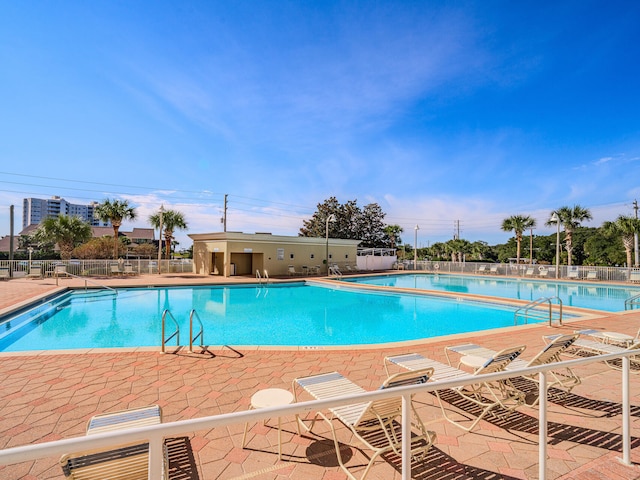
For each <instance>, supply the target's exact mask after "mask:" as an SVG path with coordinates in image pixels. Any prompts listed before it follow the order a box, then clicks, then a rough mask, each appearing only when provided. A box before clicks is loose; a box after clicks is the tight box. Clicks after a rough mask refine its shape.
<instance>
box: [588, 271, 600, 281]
mask: <svg viewBox="0 0 640 480" xmlns="http://www.w3.org/2000/svg"><path fill="white" fill-rule="evenodd" d="M585 279H586V280H598V271H597V270H589V271H588V272H587V276H586V277H585Z"/></svg>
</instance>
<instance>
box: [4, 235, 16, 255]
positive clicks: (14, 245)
mask: <svg viewBox="0 0 640 480" xmlns="http://www.w3.org/2000/svg"><path fill="white" fill-rule="evenodd" d="M10 238H11V237H10V236H9V235H7V236H5V237H2V238H0V252H8V251H9V247H10V245H9V240H10ZM13 248H14V250H16V249H17V248H18V239H17V237H14V240H13Z"/></svg>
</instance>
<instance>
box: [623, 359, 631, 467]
mask: <svg viewBox="0 0 640 480" xmlns="http://www.w3.org/2000/svg"><path fill="white" fill-rule="evenodd" d="M630 370H631V360H630V359H629V357H622V463H624V464H625V465H631V392H630V391H629V372H630Z"/></svg>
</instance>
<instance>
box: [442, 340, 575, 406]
mask: <svg viewBox="0 0 640 480" xmlns="http://www.w3.org/2000/svg"><path fill="white" fill-rule="evenodd" d="M579 336H580V334H579V333H573V334H569V335H558V336H556V337H555V338H554V339H553V340H552V341H551V342H549V343H548V344H547V345H546V346H545V347H544V348H543V349H542V350H541V351H540V352H539V353H538V354H537V355H536V356H535V357H533V358H532V359H531V360H529V361H527V360H524V359H522V358H517V359H515V360H514V361H513V362H511V363H510V364H509V365H508V366H507V367H506V369H507V370H517V369H521V368H528V367H535V366H538V365H546V364H550V363H555V362H560V361H562V358H560V355H561V354H562V353H564V352H566V351H567V350H568V349H569V348H571V347H572V345H573V344H574V343H575V342H576V341H577V340H578V337H579ZM449 351H452V352H456V353H458V354H460V355H462V356H476V357H481V358H487V359H488V358H491V357H492V356H493V355H495V354H496V352H495V351H494V350H491V349H488V348H484V347H481V346H479V345H476V344H473V343H467V344H463V345H455V346H450V347H446V348H445V355H446V356H447V359H448V360H449V354H448V352H449ZM449 362H450V360H449ZM549 375H550V377H551V378H550V379H549V380H547V388H551V387H558V388H562V389H563V390H565V391H566V392H567V393H568V392H571V390H572V389H573V388H574V387H576V386H578V385H580V383H582V382H581V380H580V377H579V376H578V375H576V374H575V373H574V372H573V370H571V369H570V368H563V369H561V370H552V371H550V372H549ZM527 378H528V379H529V380H532V381H534V382H537V381H538V375H537V374H535V375H530V376H527ZM535 403H537V400H536V401H535Z"/></svg>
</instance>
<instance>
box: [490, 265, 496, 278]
mask: <svg viewBox="0 0 640 480" xmlns="http://www.w3.org/2000/svg"><path fill="white" fill-rule="evenodd" d="M489 273H493V274H495V275H497V274H498V265H497V264H493V265H491V266H490V267H489Z"/></svg>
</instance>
